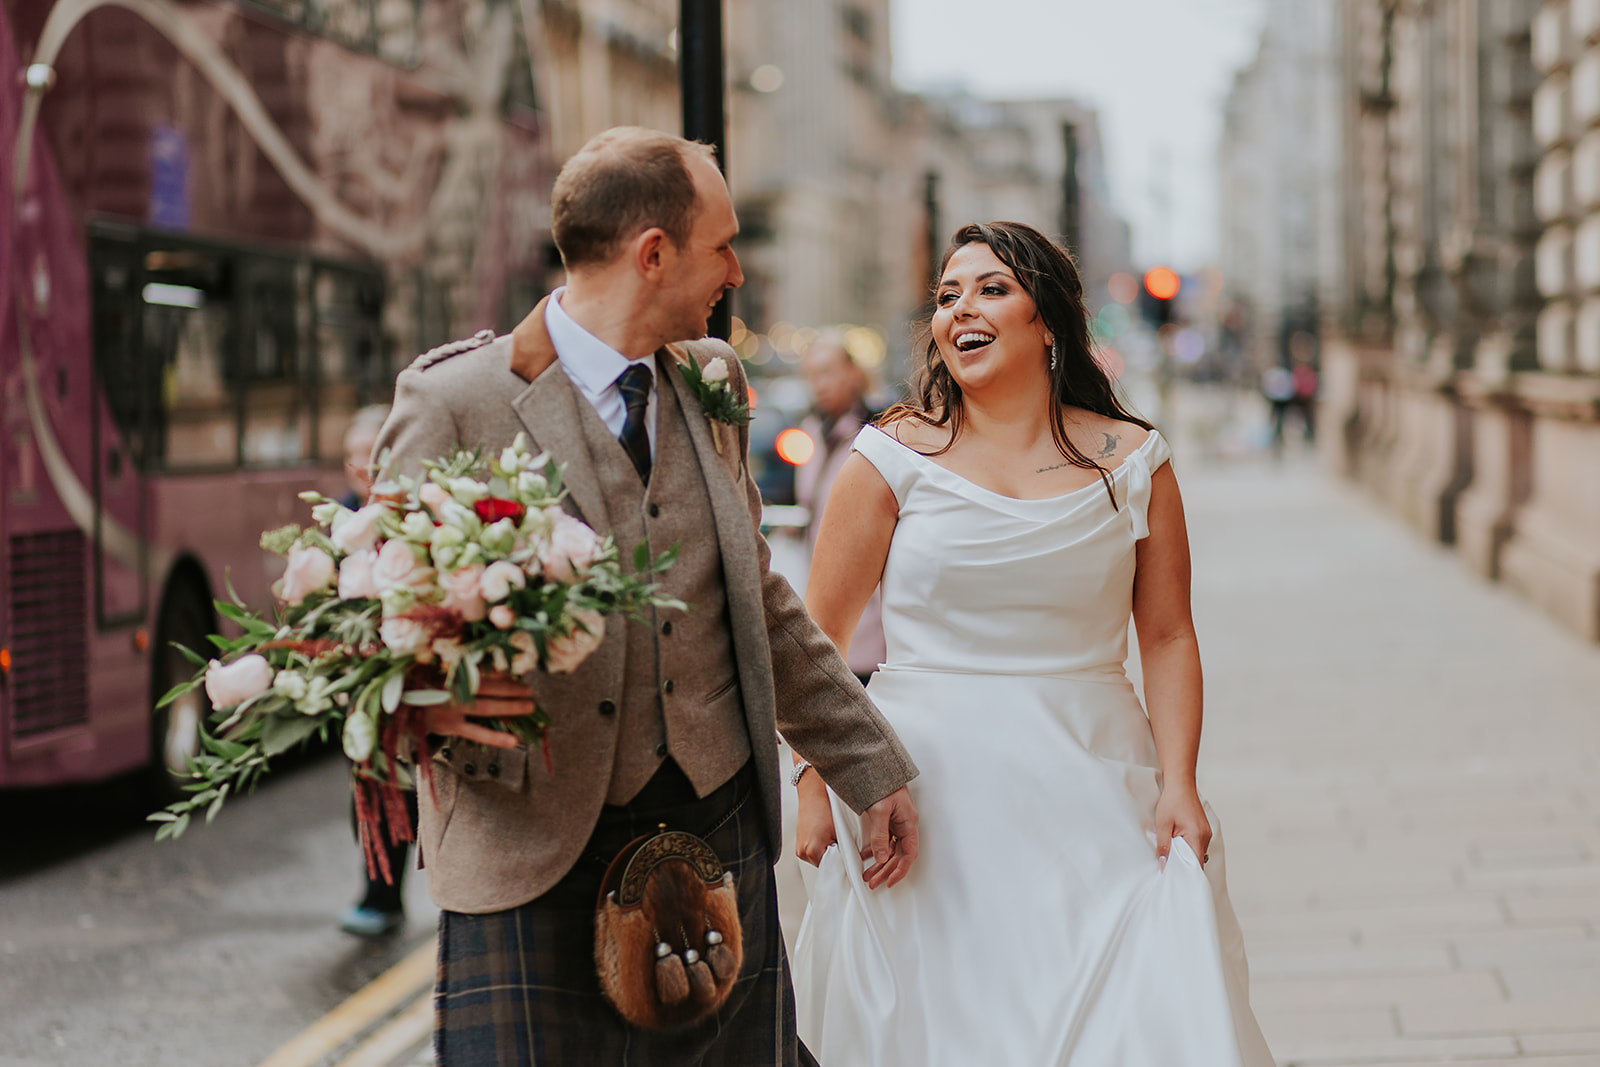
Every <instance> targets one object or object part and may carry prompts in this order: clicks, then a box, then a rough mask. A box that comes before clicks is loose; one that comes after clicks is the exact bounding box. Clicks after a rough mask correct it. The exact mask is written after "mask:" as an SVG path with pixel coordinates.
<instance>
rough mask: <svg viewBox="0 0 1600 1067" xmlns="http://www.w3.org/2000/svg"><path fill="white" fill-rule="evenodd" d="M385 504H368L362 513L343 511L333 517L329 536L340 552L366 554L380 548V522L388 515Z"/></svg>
mask: <svg viewBox="0 0 1600 1067" xmlns="http://www.w3.org/2000/svg"><path fill="white" fill-rule="evenodd" d="M388 510H389V509H388V508H387V507H385V506H384V505H383V504H368V505H367V506H366V507H364V508H362V509H361V510H360V511H341V512H340V513H339V514H337V515H335V516H334V517H333V530H332V533H331V534H330V535H329V537H330V540H332V541H333V543H334V545H335V547H337V548H338V549H339V551H340V552H366V551H369V550H371V549H374V548H377V547H378V520H379V519H380V518H382V517H383V516H384V515H385V514H387V513H388Z"/></svg>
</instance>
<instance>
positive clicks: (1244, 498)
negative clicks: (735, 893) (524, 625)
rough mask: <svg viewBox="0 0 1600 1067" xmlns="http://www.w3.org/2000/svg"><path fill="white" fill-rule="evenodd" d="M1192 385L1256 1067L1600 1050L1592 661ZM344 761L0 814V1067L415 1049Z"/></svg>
mask: <svg viewBox="0 0 1600 1067" xmlns="http://www.w3.org/2000/svg"><path fill="white" fill-rule="evenodd" d="M1184 403H1185V404H1187V405H1189V406H1188V407H1187V408H1180V410H1179V411H1178V412H1177V413H1176V415H1175V417H1174V418H1173V419H1172V420H1170V421H1172V422H1173V423H1176V424H1177V425H1176V426H1175V428H1174V432H1173V433H1172V434H1171V436H1173V438H1174V439H1175V441H1176V444H1177V449H1178V459H1177V464H1178V465H1177V470H1178V474H1179V478H1180V481H1181V484H1182V485H1183V488H1184V492H1185V497H1186V501H1187V506H1188V512H1189V517H1190V527H1191V537H1192V539H1193V543H1194V557H1195V611H1196V620H1197V623H1198V626H1199V632H1200V639H1201V646H1202V651H1203V654H1204V657H1205V663H1206V681H1207V723H1206V737H1205V744H1204V749H1203V752H1202V758H1201V774H1200V778H1201V786H1202V789H1203V790H1204V792H1205V793H1206V795H1207V798H1208V799H1209V800H1210V801H1211V803H1212V804H1213V805H1214V807H1215V808H1216V810H1217V812H1218V815H1219V818H1220V821H1221V823H1222V826H1223V828H1224V832H1225V835H1226V848H1225V862H1226V864H1227V870H1228V877H1229V884H1230V887H1231V890H1232V894H1233V898H1234V901H1235V904H1236V905H1237V907H1238V910H1239V913H1240V917H1241V920H1242V922H1243V925H1244V929H1245V934H1246V938H1247V941H1248V946H1249V949H1250V954H1251V963H1252V977H1253V990H1252V996H1253V1000H1254V1003H1255V1006H1256V1010H1257V1013H1258V1015H1259V1017H1260V1019H1261V1022H1262V1025H1263V1027H1264V1028H1265V1030H1266V1032H1267V1036H1268V1039H1269V1040H1270V1041H1271V1043H1272V1047H1273V1050H1274V1052H1275V1053H1276V1055H1277V1056H1278V1058H1279V1061H1280V1063H1282V1064H1305V1065H1316V1067H1344V1065H1352V1067H1353V1065H1356V1064H1361V1065H1364V1067H1390V1065H1394V1067H1398V1065H1400V1064H1442V1063H1471V1064H1476V1065H1477V1067H1492V1065H1496V1064H1518V1065H1536V1067H1600V937H1597V926H1600V766H1597V763H1600V697H1597V694H1600V650H1597V649H1596V648H1594V647H1591V646H1588V645H1585V644H1583V643H1582V642H1580V641H1578V640H1577V639H1575V638H1574V637H1572V636H1571V635H1569V634H1568V633H1567V632H1566V631H1564V630H1562V629H1560V628H1559V627H1557V626H1556V625H1554V624H1553V623H1551V622H1549V621H1548V620H1546V619H1545V618H1544V617H1543V616H1542V615H1540V614H1539V613H1538V612H1536V611H1535V610H1534V609H1533V608H1531V607H1529V606H1528V605H1526V604H1525V603H1523V602H1522V601H1520V600H1518V599H1516V598H1514V597H1512V596H1510V595H1509V594H1507V593H1505V592H1504V591H1502V590H1499V589H1497V588H1495V587H1493V586H1490V585H1487V584H1485V583H1483V582H1481V581H1480V580H1479V579H1477V578H1476V577H1473V576H1472V575H1470V574H1468V573H1467V572H1466V571H1465V570H1464V569H1463V568H1461V567H1460V565H1459V564H1458V562H1457V560H1456V559H1455V558H1454V557H1453V556H1451V555H1450V554H1449V553H1448V552H1447V551H1445V550H1442V549H1438V548H1436V547H1434V546H1430V545H1428V544H1426V543H1424V542H1422V541H1420V540H1418V539H1417V538H1416V537H1415V536H1414V535H1413V534H1412V533H1411V532H1410V531H1409V530H1407V529H1405V528H1403V527H1401V526H1400V525H1398V524H1397V522H1396V521H1395V520H1394V519H1393V518H1391V517H1390V516H1389V515H1387V514H1386V513H1384V512H1382V511H1380V510H1378V509H1377V508H1375V507H1374V506H1372V505H1371V504H1370V503H1369V502H1368V501H1367V500H1366V498H1365V497H1364V496H1363V495H1362V494H1361V493H1360V492H1358V491H1356V490H1354V489H1350V488H1347V487H1344V486H1341V485H1338V484H1335V483H1331V482H1329V481H1327V480H1326V479H1324V478H1323V477H1322V476H1320V475H1319V474H1318V473H1317V471H1316V470H1315V469H1314V468H1313V467H1312V466H1311V465H1310V463H1309V460H1308V459H1307V458H1306V457H1305V456H1303V455H1294V454H1291V456H1290V457H1289V458H1288V459H1287V460H1286V461H1285V462H1284V464H1283V465H1282V466H1274V465H1272V464H1271V463H1270V462H1268V461H1265V460H1261V459H1253V458H1248V456H1246V457H1245V458H1241V454H1243V453H1248V451H1249V449H1248V447H1247V446H1248V444H1249V441H1248V439H1247V437H1248V435H1247V436H1246V437H1238V436H1235V437H1232V438H1229V437H1227V436H1226V435H1224V436H1222V437H1217V436H1215V435H1214V431H1215V428H1216V425H1215V420H1211V422H1208V421H1207V418H1206V417H1205V416H1206V412H1207V410H1208V409H1207V407H1206V402H1205V401H1204V399H1203V398H1202V399H1200V400H1195V401H1188V400H1186V401H1184ZM1186 414H1187V415H1188V416H1190V418H1189V419H1188V423H1187V425H1188V428H1190V429H1193V428H1195V427H1199V428H1200V430H1201V433H1202V436H1203V437H1206V441H1204V442H1201V441H1198V440H1196V439H1193V437H1192V435H1186V433H1185V428H1186V423H1185V416H1186ZM1212 414H1215V412H1212ZM1291 453H1293V450H1291ZM1228 457H1232V458H1228ZM345 773H346V772H345V768H344V765H343V763H342V761H340V760H338V759H337V758H328V759H324V760H321V761H320V762H318V761H312V762H310V763H308V764H306V765H303V766H301V767H300V768H299V769H297V770H295V771H293V772H291V773H288V774H285V775H283V776H282V777H281V778H279V779H278V780H277V781H275V782H271V783H269V784H268V785H267V786H265V787H264V788H263V789H262V790H261V792H260V793H258V794H257V795H256V796H254V797H251V798H246V799H243V800H240V801H237V802H234V803H232V804H230V806H229V807H228V809H227V810H225V811H224V812H223V814H222V815H221V817H219V818H218V820H217V822H216V824H215V825H214V826H211V827H209V828H208V827H196V828H193V829H191V830H190V832H189V833H188V834H187V835H186V836H185V837H184V838H183V839H182V840H180V841H179V842H177V843H176V844H161V845H157V844H154V843H153V842H152V841H151V840H150V838H149V831H148V829H147V828H146V827H144V826H142V825H140V824H138V823H137V822H134V821H131V820H130V819H129V818H128V817H126V816H118V815H117V814H116V812H117V809H118V808H119V807H121V808H123V809H124V810H126V808H127V807H128V805H129V799H128V797H127V796H126V792H127V791H126V790H121V791H119V790H118V789H115V788H113V789H99V790H92V791H83V792H77V793H75V792H70V791H67V792H64V791H52V792H50V793H47V794H24V795H13V796H10V797H8V798H0V818H3V819H4V824H5V826H6V828H7V829H6V834H5V841H4V847H3V849H0V1067H13V1065H21V1064H29V1065H32V1064H74V1065H79V1064H81V1065H86V1067H87V1065H100V1064H107V1063H116V1064H126V1065H129V1067H142V1065H150V1067H157V1065H161V1067H165V1065H169V1064H174V1063H191V1064H198V1065H205V1067H212V1065H215V1067H231V1065H239V1067H252V1065H257V1064H262V1063H263V1062H270V1063H271V1064H272V1065H273V1067H309V1065H311V1064H321V1065H324V1067H331V1065H333V1064H344V1065H346V1067H349V1065H352V1064H358V1063H359V1064H369V1065H372V1067H385V1065H389V1067H392V1065H396V1064H404V1065H418V1064H422V1063H426V1062H427V1057H426V1053H425V1051H424V1045H425V1033H426V1028H427V1024H428V1005H427V998H426V989H427V983H428V979H429V976H430V972H431V962H430V961H429V958H428V951H429V950H428V943H429V940H430V934H431V930H432V926H433V917H434V913H433V912H432V910H431V909H430V908H429V906H428V905H427V902H426V898H425V895H424V894H423V893H422V891H421V885H420V879H417V880H416V882H415V883H414V884H413V885H412V887H411V891H410V897H409V899H410V906H411V914H412V919H411V922H410V924H409V925H408V927H407V928H406V930H405V931H404V932H403V934H402V935H401V936H399V937H398V938H395V939H393V940H391V941H388V942H384V943H380V944H378V945H368V944H364V943H361V942H357V941H355V940H353V939H351V938H348V937H346V936H345V935H343V934H341V933H339V932H338V931H337V930H336V929H335V928H334V918H335V916H336V914H337V912H338V910H339V909H340V908H341V907H343V906H344V905H345V904H347V903H349V902H350V901H351V900H352V899H353V897H354V894H355V893H356V890H357V885H358V877H357V870H358V863H359V860H358V858H357V854H356V850H355V847H354V845H353V844H352V843H351V840H350V830H349V822H348V811H347V807H346V804H347V800H346V792H345V788H346V786H345ZM1213 855H1214V856H1215V855H1216V850H1215V849H1214V850H1213ZM788 873H789V877H788V879H787V880H786V881H785V883H784V884H785V887H786V890H785V898H784V910H785V915H786V920H787V921H788V922H790V923H791V924H793V923H797V922H798V913H799V910H800V907H801V902H800V901H799V900H798V899H797V893H796V890H797V887H798V885H799V882H798V879H795V878H793V876H792V868H791V869H790V871H789V872H788ZM391 968H392V969H391ZM380 974H383V977H382V978H380V979H379V980H378V981H377V982H376V983H375V984H368V983H371V982H372V980H373V979H374V978H375V977H377V976H379V975H380ZM352 994H355V995H354V996H353V997H352ZM275 1053H276V1055H275ZM269 1057H271V1059H270V1061H269Z"/></svg>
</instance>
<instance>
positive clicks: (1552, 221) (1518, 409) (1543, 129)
mask: <svg viewBox="0 0 1600 1067" xmlns="http://www.w3.org/2000/svg"><path fill="white" fill-rule="evenodd" d="M1340 15H1341V22H1340V29H1341V32H1342V54H1343V68H1344V79H1343V93H1344V108H1343V112H1344V161H1343V166H1342V173H1343V178H1344V185H1345V203H1344V234H1345V257H1346V267H1345V270H1344V272H1343V285H1342V288H1341V293H1340V299H1339V303H1338V305H1337V306H1336V308H1334V309H1332V311H1333V316H1332V321H1331V322H1330V326H1331V327H1332V328H1333V332H1334V333H1335V334H1336V339H1335V340H1334V341H1333V342H1331V343H1330V344H1329V345H1328V346H1327V347H1326V348H1325V352H1324V392H1323V401H1322V406H1323V411H1324V419H1323V422H1324V425H1325V426H1326V427H1327V428H1328V430H1329V431H1331V432H1329V433H1327V434H1325V435H1324V438H1323V447H1324V450H1325V455H1326V456H1327V458H1328V460H1329V462H1330V463H1331V464H1332V465H1333V466H1335V467H1336V468H1338V469H1340V470H1342V471H1344V472H1345V473H1347V474H1349V475H1350V476H1352V477H1355V478H1357V479H1359V480H1361V481H1363V482H1365V483H1367V484H1368V485H1369V486H1371V487H1372V489H1373V490H1374V491H1375V492H1376V493H1377V494H1378V495H1379V496H1380V497H1382V498H1383V499H1384V500H1386V501H1387V502H1388V503H1389V504H1390V505H1391V506H1392V507H1393V508H1394V509H1395V510H1397V511H1399V512H1400V513H1401V514H1403V515H1404V516H1406V517H1407V518H1408V519H1409V520H1410V521H1412V522H1413V523H1414V524H1415V525H1417V526H1418V527H1419V528H1420V529H1421V530H1422V531H1423V532H1425V533H1426V534H1427V535H1428V536H1430V537H1433V538H1436V539H1438V540H1440V541H1442V542H1444V543H1447V544H1452V545H1455V546H1456V547H1457V549H1458V550H1459V551H1460V553H1461V555H1462V557H1463V559H1464V560H1465V561H1467V562H1468V563H1469V564H1470V565H1471V566H1472V567H1473V568H1475V569H1476V570H1478V571H1480V572H1481V573H1483V574H1484V575H1486V576H1487V577H1490V578H1493V579H1497V580H1500V581H1503V582H1505V583H1506V584H1507V585H1509V586H1511V587H1512V588H1514V589H1516V590H1518V591H1519V592H1521V593H1522V594H1523V595H1525V596H1527V597H1528V598H1529V599H1531V600H1533V601H1534V602H1536V603H1538V604H1540V605H1541V606H1543V607H1544V608H1545V609H1547V610H1548V611H1550V612H1551V613H1552V614H1553V615H1555V616H1556V617H1557V618H1558V619H1560V620H1561V621H1562V622H1564V623H1566V624H1567V625H1568V626H1570V627H1571V628H1573V629H1574V630H1576V631H1578V632H1579V633H1581V634H1584V635H1585V636H1587V637H1589V638H1590V639H1592V640H1600V478H1596V476H1595V473H1594V472H1595V471H1597V470H1600V299H1597V296H1596V294H1597V293H1600V130H1597V129H1594V128H1593V127H1595V126H1596V125H1600V3H1595V2H1594V0H1547V2H1544V3H1539V2H1538V0H1454V2H1446V0H1432V2H1423V0H1348V2H1345V3H1343V4H1342V5H1341V9H1340Z"/></svg>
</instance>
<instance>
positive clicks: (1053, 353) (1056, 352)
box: [1050, 341, 1061, 370]
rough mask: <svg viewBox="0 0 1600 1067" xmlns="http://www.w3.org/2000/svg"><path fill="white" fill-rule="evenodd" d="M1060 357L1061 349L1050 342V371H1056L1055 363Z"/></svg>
mask: <svg viewBox="0 0 1600 1067" xmlns="http://www.w3.org/2000/svg"><path fill="white" fill-rule="evenodd" d="M1060 357H1061V348H1060V346H1059V345H1057V344H1056V343H1055V342H1054V341H1051V342H1050V369H1051V370H1055V369H1056V361H1057V360H1058V359H1059V358H1060Z"/></svg>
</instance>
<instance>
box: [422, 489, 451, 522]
mask: <svg viewBox="0 0 1600 1067" xmlns="http://www.w3.org/2000/svg"><path fill="white" fill-rule="evenodd" d="M417 499H419V500H421V501H422V502H423V503H424V504H426V505H428V507H430V508H432V509H433V513H434V514H435V515H437V514H438V513H439V509H440V508H442V507H444V506H445V505H446V504H448V503H450V491H449V490H448V489H446V488H445V487H444V486H442V485H440V484H438V483H437V482H424V483H423V485H422V488H421V489H418V490H417Z"/></svg>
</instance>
